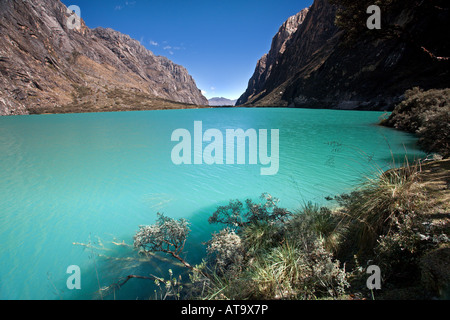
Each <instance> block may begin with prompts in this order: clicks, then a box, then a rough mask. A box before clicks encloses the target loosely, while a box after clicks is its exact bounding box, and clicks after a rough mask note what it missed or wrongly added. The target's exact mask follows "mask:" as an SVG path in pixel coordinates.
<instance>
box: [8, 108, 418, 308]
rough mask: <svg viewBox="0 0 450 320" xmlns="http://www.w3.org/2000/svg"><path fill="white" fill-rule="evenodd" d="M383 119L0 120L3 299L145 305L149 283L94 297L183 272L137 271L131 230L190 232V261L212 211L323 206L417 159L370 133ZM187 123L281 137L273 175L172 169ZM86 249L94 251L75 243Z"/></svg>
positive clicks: (141, 267) (217, 115)
mask: <svg viewBox="0 0 450 320" xmlns="http://www.w3.org/2000/svg"><path fill="white" fill-rule="evenodd" d="M382 115H383V113H381V112H362V111H335V110H310V109H277V108H267V109H234V108H224V109H199V110H174V111H144V112H117V113H94V114H67V115H39V116H13V117H1V118H0V299H3V300H5V299H6V300H8V299H32V300H34V299H45V300H51V299H95V298H104V299H147V298H149V297H150V298H152V297H154V288H152V286H151V284H152V282H151V281H147V280H132V281H130V282H129V283H127V284H126V285H125V286H124V287H123V288H122V289H121V290H120V291H117V292H115V293H114V294H113V295H109V296H106V295H105V296H103V295H98V294H96V291H97V290H98V289H99V287H104V286H108V285H110V284H112V283H114V282H117V281H118V280H119V279H120V278H121V277H124V276H126V275H129V274H139V275H144V276H145V275H148V274H149V273H151V274H154V275H157V276H162V277H167V276H168V269H169V268H171V269H173V270H174V273H175V275H177V274H180V273H181V272H183V269H181V268H179V267H176V266H172V265H171V264H170V263H169V262H167V261H163V260H159V259H154V260H152V261H150V262H145V261H139V260H138V258H139V256H138V255H137V253H136V252H135V251H133V250H132V248H130V247H126V246H118V245H116V244H119V243H122V241H124V242H125V243H126V244H130V245H131V244H132V243H133V235H134V234H135V232H136V231H138V229H139V226H140V225H147V224H152V223H154V222H155V218H156V213H157V212H161V213H164V214H165V215H167V216H169V217H172V218H177V219H178V218H186V219H188V220H189V221H190V222H191V229H192V231H191V234H190V237H189V239H188V243H187V247H186V259H187V260H188V261H189V262H191V263H194V264H195V263H199V262H200V261H201V257H202V256H203V254H204V252H205V246H204V245H203V244H202V243H203V242H205V241H207V240H208V239H209V238H210V234H211V232H212V231H214V230H217V226H210V225H209V224H208V217H209V216H210V215H211V214H212V213H213V212H214V210H215V208H216V207H217V206H218V205H223V204H226V203H228V201H229V200H231V199H240V200H245V199H246V198H252V199H257V198H258V197H259V196H260V195H261V194H262V193H263V192H268V193H270V194H271V195H273V196H275V197H277V198H279V199H280V206H283V207H286V208H289V209H291V210H294V209H295V208H298V207H300V206H301V205H302V204H303V203H305V202H308V201H312V202H317V203H319V204H327V201H326V200H325V197H327V196H333V195H336V194H340V193H344V192H349V191H351V190H352V189H353V188H354V187H355V186H356V185H357V184H358V183H359V182H360V181H361V180H362V179H363V178H364V176H367V175H371V174H373V173H374V171H375V170H376V168H377V167H380V168H383V169H387V168H388V167H389V165H390V164H391V162H392V155H393V156H394V157H395V158H396V159H397V160H400V161H401V160H402V159H403V157H404V155H405V152H407V153H408V156H409V157H410V158H417V157H421V156H423V153H422V152H421V151H419V149H418V148H417V146H416V138H415V137H414V136H413V135H410V134H407V133H404V132H399V131H395V130H392V129H388V128H383V127H380V126H378V125H377V123H378V122H379V120H380V117H381V116H382ZM194 121H202V122H203V130H207V129H210V128H214V129H219V130H221V131H223V132H225V130H226V129H230V128H231V129H238V128H241V129H243V130H247V129H250V128H252V129H256V130H258V129H268V130H270V129H279V132H280V138H279V147H280V152H279V162H280V164H279V171H278V174H276V175H274V176H262V175H261V174H260V169H261V165H259V164H258V165H249V164H247V165H237V164H235V165H206V164H203V165H180V166H177V165H175V164H173V162H172V160H171V151H172V149H173V147H174V146H175V145H176V144H177V143H176V142H172V141H171V135H172V132H173V131H174V130H176V129H179V128H185V129H187V130H190V131H191V132H193V130H194V129H193V126H194ZM205 145H207V143H205ZM269 150H270V148H269ZM391 153H392V154H391ZM113 242H114V243H115V244H114V243H113ZM88 243H90V244H92V245H94V246H95V247H96V248H95V249H94V248H89V247H85V246H82V245H79V244H88ZM99 248H101V249H102V250H100V249H99ZM70 265H77V266H79V267H80V270H81V290H69V289H68V288H67V286H66V280H67V278H68V277H69V276H70V275H69V274H67V273H66V270H67V267H68V266H70Z"/></svg>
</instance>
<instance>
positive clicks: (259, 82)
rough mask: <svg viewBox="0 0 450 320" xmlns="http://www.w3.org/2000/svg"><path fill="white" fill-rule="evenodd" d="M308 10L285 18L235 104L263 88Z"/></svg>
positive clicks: (239, 103) (250, 97) (241, 102)
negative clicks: (244, 90) (268, 49)
mask: <svg viewBox="0 0 450 320" xmlns="http://www.w3.org/2000/svg"><path fill="white" fill-rule="evenodd" d="M308 10H309V9H308V8H307V9H303V10H302V11H300V12H299V13H297V14H296V15H294V16H292V17H289V19H287V20H286V22H285V23H283V25H282V26H281V27H280V29H279V30H278V32H277V34H276V35H275V37H273V40H272V45H271V48H270V51H269V53H268V54H265V55H264V56H262V58H261V59H260V60H259V61H258V63H257V65H256V68H255V72H254V74H253V76H252V78H251V79H250V81H249V84H248V88H247V90H246V92H245V93H244V94H243V95H242V96H241V97H240V98H239V99H238V101H237V103H236V104H237V105H241V104H244V103H245V102H247V101H248V100H250V99H253V98H254V97H255V95H257V94H258V93H260V92H261V91H262V90H263V88H264V86H265V84H266V81H267V79H268V78H269V76H270V74H271V72H272V69H273V68H274V67H276V65H277V64H278V63H279V61H278V59H279V58H280V57H281V56H282V55H283V53H284V51H285V50H286V46H287V44H288V42H289V41H290V40H291V37H292V35H293V34H294V33H295V32H296V31H297V29H298V28H299V26H300V25H301V24H302V23H303V21H304V20H305V17H306V15H307V13H308Z"/></svg>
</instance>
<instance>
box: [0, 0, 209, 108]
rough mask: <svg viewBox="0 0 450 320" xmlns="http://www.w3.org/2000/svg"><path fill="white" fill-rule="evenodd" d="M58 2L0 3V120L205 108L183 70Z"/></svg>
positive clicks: (7, 0)
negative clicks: (76, 22)
mask: <svg viewBox="0 0 450 320" xmlns="http://www.w3.org/2000/svg"><path fill="white" fill-rule="evenodd" d="M69 17H70V15H69V13H68V12H67V8H66V6H65V5H64V4H62V3H61V2H60V1H59V0H42V1H39V2H29V1H21V0H2V1H1V2H0V18H1V23H0V35H1V37H0V85H1V90H0V115H11V114H12V115H14V114H28V113H65V112H92V111H118V110H146V109H155V108H174V107H176V108H191V107H196V106H198V105H204V106H206V105H208V101H207V99H206V98H205V97H204V96H203V95H202V94H201V91H200V90H199V89H198V88H197V86H196V84H195V81H194V79H193V78H192V76H190V75H189V73H188V71H187V70H186V69H185V68H184V67H182V66H179V65H177V64H175V63H173V62H172V61H170V60H169V59H167V58H166V57H161V56H155V55H154V54H153V53H152V52H151V51H150V50H147V49H146V48H145V47H144V46H142V45H141V44H140V43H139V41H137V40H134V39H132V38H131V37H130V36H128V35H125V34H122V33H120V32H118V31H115V30H112V29H110V28H95V29H90V28H88V27H87V26H86V24H85V23H84V21H83V20H82V19H81V21H80V22H81V26H80V27H79V28H75V29H73V30H71V29H70V28H68V26H67V21H68V19H69Z"/></svg>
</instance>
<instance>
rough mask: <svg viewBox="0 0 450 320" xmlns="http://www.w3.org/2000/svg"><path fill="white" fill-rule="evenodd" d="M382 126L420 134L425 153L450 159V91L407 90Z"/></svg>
mask: <svg viewBox="0 0 450 320" xmlns="http://www.w3.org/2000/svg"><path fill="white" fill-rule="evenodd" d="M382 124H384V125H387V126H390V127H394V128H396V129H400V130H404V131H408V132H412V133H417V134H418V137H419V145H420V146H421V147H422V148H423V149H424V150H425V151H427V152H437V153H439V154H441V155H442V156H444V157H448V156H450V89H432V90H428V91H423V90H421V89H419V88H413V89H411V90H407V91H406V92H405V99H404V101H402V102H401V103H400V104H399V105H397V106H396V107H395V109H394V111H393V113H392V114H391V116H390V117H389V118H388V119H387V120H385V121H383V122H382Z"/></svg>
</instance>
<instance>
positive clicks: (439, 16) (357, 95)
mask: <svg viewBox="0 0 450 320" xmlns="http://www.w3.org/2000/svg"><path fill="white" fill-rule="evenodd" d="M346 2H348V1H341V0H333V3H341V4H344V3H346ZM365 2H368V1H363V2H361V6H362V7H361V10H360V11H361V12H364V13H365V11H366V7H364V5H365ZM369 2H370V1H369ZM434 2H436V3H434ZM438 2H439V3H438ZM393 3H394V5H395V10H394V9H393V10H391V11H387V10H388V9H389V7H388V6H386V7H383V10H384V13H382V17H383V26H385V27H384V29H383V28H382V30H381V31H377V30H373V31H370V32H369V31H367V32H364V33H361V34H360V35H359V37H357V38H356V40H355V41H354V42H353V43H346V42H345V41H344V40H345V35H346V30H345V29H343V28H341V27H340V26H338V25H336V21H337V18H338V15H337V12H338V9H339V8H340V7H338V6H336V5H334V4H330V3H329V1H327V0H315V1H314V2H313V4H312V6H311V7H310V9H309V11H308V13H307V16H306V17H305V19H304V21H303V22H302V24H301V25H300V26H299V27H298V29H297V30H296V31H295V33H294V34H293V35H292V36H291V40H290V41H289V42H288V44H287V47H286V49H285V51H284V52H283V53H282V54H281V55H280V57H279V59H278V63H277V64H276V65H275V66H274V67H273V68H272V71H271V73H270V75H269V77H268V78H267V79H264V81H262V82H259V83H254V84H252V83H250V84H249V88H252V87H256V88H258V90H256V91H255V92H253V93H252V95H251V96H249V95H246V94H244V95H242V96H241V97H240V99H239V103H238V104H239V105H244V106H255V107H257V106H280V107H301V108H302V107H303V108H333V109H359V110H392V109H393V107H394V106H395V105H396V104H397V103H399V102H400V101H401V100H402V99H403V95H404V92H405V91H406V90H408V89H410V88H412V87H415V86H418V87H421V88H423V89H431V88H443V87H448V86H449V85H450V63H449V61H448V60H445V59H440V60H439V59H436V58H435V57H433V56H432V55H431V54H430V53H429V52H433V53H434V54H435V55H436V56H446V57H448V56H450V52H449V51H450V48H449V45H448V40H446V39H449V38H450V35H449V31H448V30H450V25H449V20H450V19H449V18H450V17H449V8H448V4H447V3H445V2H443V1H439V0H435V1H429V2H420V3H415V2H414V3H413V4H410V5H408V3H407V2H405V1H403V0H394V1H393ZM394 5H392V6H393V7H394ZM368 17H369V15H367V16H363V18H364V19H367V18H368ZM361 25H363V27H362V28H366V27H365V20H364V23H362V22H361ZM391 27H392V29H394V30H395V31H396V32H397V34H395V32H394V35H393V36H391V37H387V36H385V34H386V33H387V31H390V28H391ZM366 29H367V28H366ZM445 34H447V36H445ZM425 48H426V49H425ZM427 51H428V52H427ZM258 63H259V62H258ZM257 69H258V67H257ZM255 77H257V76H255V75H253V77H252V79H254V78H255ZM247 90H249V89H247Z"/></svg>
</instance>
